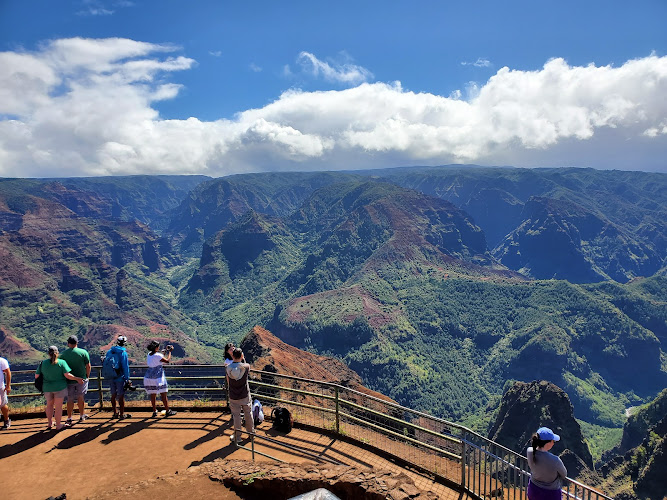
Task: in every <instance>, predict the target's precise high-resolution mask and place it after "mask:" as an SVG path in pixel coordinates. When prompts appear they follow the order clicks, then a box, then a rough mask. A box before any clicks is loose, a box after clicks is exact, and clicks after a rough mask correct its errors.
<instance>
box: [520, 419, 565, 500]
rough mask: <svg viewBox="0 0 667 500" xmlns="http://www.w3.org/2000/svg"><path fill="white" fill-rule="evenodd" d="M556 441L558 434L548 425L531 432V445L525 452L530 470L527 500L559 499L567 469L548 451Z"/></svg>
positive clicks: (558, 437) (558, 439) (558, 438)
mask: <svg viewBox="0 0 667 500" xmlns="http://www.w3.org/2000/svg"><path fill="white" fill-rule="evenodd" d="M556 441H560V436H559V435H558V434H554V432H553V431H552V430H551V429H549V428H548V427H540V428H539V429H537V432H536V433H535V434H533V439H532V446H531V447H530V448H528V450H527V453H526V455H527V456H528V465H529V466H530V472H531V474H530V481H529V482H528V491H527V494H528V499H529V500H560V499H561V488H562V487H563V481H564V480H565V478H567V469H566V468H565V465H563V461H562V460H561V459H560V458H558V457H557V456H556V455H554V454H552V453H550V452H549V450H551V448H553V446H554V444H555V443H556Z"/></svg>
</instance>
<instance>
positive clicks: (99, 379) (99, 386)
mask: <svg viewBox="0 0 667 500" xmlns="http://www.w3.org/2000/svg"><path fill="white" fill-rule="evenodd" d="M97 393H98V394H99V396H100V411H102V408H103V407H104V399H103V392H102V368H98V369H97Z"/></svg>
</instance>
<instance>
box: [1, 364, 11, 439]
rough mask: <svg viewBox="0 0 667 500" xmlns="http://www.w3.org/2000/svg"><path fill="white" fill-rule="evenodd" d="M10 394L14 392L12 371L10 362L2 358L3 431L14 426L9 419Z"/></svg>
mask: <svg viewBox="0 0 667 500" xmlns="http://www.w3.org/2000/svg"><path fill="white" fill-rule="evenodd" d="M10 392H12V371H11V370H10V369H9V361H7V360H6V359H5V358H0V411H2V419H3V421H4V423H3V425H2V428H3V429H9V428H10V427H11V425H12V421H11V419H10V418H9V398H7V395H8V394H9V393H10Z"/></svg>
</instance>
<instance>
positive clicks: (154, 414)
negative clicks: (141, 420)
mask: <svg viewBox="0 0 667 500" xmlns="http://www.w3.org/2000/svg"><path fill="white" fill-rule="evenodd" d="M155 417H157V410H155V411H154V412H153V418H155Z"/></svg>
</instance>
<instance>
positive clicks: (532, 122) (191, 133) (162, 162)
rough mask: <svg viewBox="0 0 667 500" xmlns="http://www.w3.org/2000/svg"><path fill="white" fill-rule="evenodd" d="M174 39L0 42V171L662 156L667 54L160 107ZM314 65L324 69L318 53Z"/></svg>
mask: <svg viewBox="0 0 667 500" xmlns="http://www.w3.org/2000/svg"><path fill="white" fill-rule="evenodd" d="M179 51H180V49H179V48H178V47H174V46H170V45H163V44H150V43H144V42H138V41H133V40H126V39H104V40H90V39H82V38H73V39H64V40H55V41H51V42H49V43H46V44H44V45H43V46H41V47H40V48H39V49H38V50H37V51H34V52H3V53H0V175H1V176H67V175H114V174H117V175H119V174H136V173H178V174H185V173H203V174H208V175H226V174H231V173H240V172H248V171H262V170H290V169H310V170H315V169H345V168H362V167H363V168H372V167H386V166H396V165H406V164H444V163H467V162H470V163H478V164H513V165H517V166H537V165H557V164H567V165H577V164H578V165H582V166H583V165H592V166H598V167H616V168H642V167H643V168H648V167H652V168H654V169H657V168H662V170H665V164H664V158H665V152H667V151H666V150H667V120H666V119H665V117H666V116H667V102H666V100H665V99H664V96H665V95H667V57H658V56H656V55H650V56H648V57H644V58H641V59H636V60H631V61H627V62H626V63H625V64H623V65H621V66H618V67H613V66H602V67H598V66H595V65H589V66H585V67H578V66H570V65H568V64H567V62H566V61H564V60H563V59H553V60H551V61H548V62H547V63H546V64H545V65H544V67H542V68H540V69H538V70H535V71H518V70H512V69H510V68H502V69H500V70H499V71H498V72H497V73H496V74H495V75H493V76H492V77H491V78H490V79H489V80H488V81H487V82H485V83H480V84H472V83H471V84H469V85H468V87H467V88H466V89H465V92H461V91H452V92H451V94H450V95H448V96H440V95H435V94H430V93H424V92H421V93H420V92H414V91H410V90H406V89H404V88H403V87H402V85H401V83H400V82H391V83H380V82H376V83H367V82H363V80H362V82H363V83H360V84H357V85H356V86H352V87H351V88H346V89H343V90H329V91H318V92H305V91H302V90H299V89H290V90H288V91H286V92H284V93H283V94H282V95H280V96H279V97H278V98H277V99H276V100H275V101H274V102H272V103H270V104H268V105H266V106H264V107H262V108H257V109H249V110H245V111H242V112H240V113H238V114H237V115H236V116H235V117H234V118H233V119H220V120H216V121H202V120H199V119H197V118H194V117H193V118H189V119H187V120H165V119H162V118H161V117H160V116H159V113H158V112H157V111H156V109H155V104H156V103H157V102H158V101H162V100H167V99H173V98H174V97H176V96H177V95H178V94H179V92H180V91H181V88H182V87H181V85H179V84H178V83H177V80H176V78H177V75H178V72H181V71H187V70H188V69H190V68H191V67H193V65H195V64H196V63H195V61H194V60H192V59H189V58H187V57H184V56H181V55H178V52H179ZM304 57H305V58H306V59H307V60H308V61H309V64H310V63H311V62H312V61H318V60H317V59H316V58H314V56H313V58H314V59H312V60H311V58H310V57H308V56H304ZM318 67H319V68H320V69H319V71H320V72H321V73H320V75H321V76H322V77H324V71H325V68H326V66H318ZM326 71H332V74H333V75H337V76H336V78H339V79H338V80H336V82H341V81H346V82H347V83H348V84H351V82H353V81H357V80H355V79H354V78H353V77H352V75H353V74H354V71H353V70H352V69H351V68H350V67H347V69H345V68H344V67H333V66H330V69H329V70H326ZM344 74H345V75H348V76H347V77H345V78H348V79H347V80H344V79H343V80H341V75H344ZM358 74H359V75H366V74H365V73H363V72H359V73H358ZM356 78H361V76H358V77H356ZM364 78H368V75H366V76H364ZM170 79H171V80H174V81H171V82H170V81H169V80H170ZM621 161H622V162H624V163H623V164H619V162H621ZM651 161H652V162H653V164H650V162H651Z"/></svg>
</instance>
